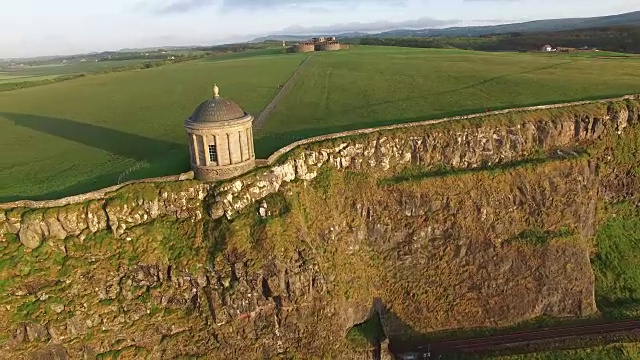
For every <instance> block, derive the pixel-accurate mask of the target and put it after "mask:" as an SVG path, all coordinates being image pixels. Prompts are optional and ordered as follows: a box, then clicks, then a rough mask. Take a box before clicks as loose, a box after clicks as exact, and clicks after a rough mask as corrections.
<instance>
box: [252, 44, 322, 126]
mask: <svg viewBox="0 0 640 360" xmlns="http://www.w3.org/2000/svg"><path fill="white" fill-rule="evenodd" d="M312 56H313V55H309V56H308V57H307V58H306V59H304V61H302V62H301V63H300V66H298V69H296V71H295V72H294V73H293V75H291V77H290V78H289V80H287V82H286V84H284V86H283V87H282V89H280V91H278V93H277V94H276V96H274V97H273V99H272V100H271V102H270V103H269V105H267V106H266V107H265V108H264V110H262V112H261V113H260V115H259V116H258V119H256V121H254V122H253V128H254V129H261V128H262V127H263V126H264V124H265V123H266V122H267V119H268V118H269V115H270V114H271V112H273V110H275V109H276V107H277V106H278V104H279V103H280V100H282V98H283V97H284V96H285V95H286V94H287V92H288V91H289V89H290V88H291V87H292V86H293V84H295V83H296V81H297V80H298V77H299V76H300V73H301V72H302V69H303V68H304V66H305V64H306V63H307V62H308V61H309V59H311V57H312Z"/></svg>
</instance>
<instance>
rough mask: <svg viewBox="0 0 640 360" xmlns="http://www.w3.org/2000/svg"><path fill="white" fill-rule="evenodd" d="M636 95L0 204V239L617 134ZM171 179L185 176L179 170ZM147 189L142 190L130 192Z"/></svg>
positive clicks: (117, 229) (219, 211)
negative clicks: (324, 173) (343, 173)
mask: <svg viewBox="0 0 640 360" xmlns="http://www.w3.org/2000/svg"><path fill="white" fill-rule="evenodd" d="M637 98H638V97H637V96H628V97H625V98H622V99H614V100H609V101H598V102H585V103H573V104H569V105H567V104H562V105H552V106H545V107H535V108H531V109H529V110H518V111H515V110H512V111H501V112H496V113H493V114H492V115H487V118H486V121H482V119H479V117H481V115H474V116H465V117H457V118H451V119H444V120H436V121H428V122H422V123H414V124H403V125H396V126H390V127H383V128H379V129H364V130H357V131H353V132H348V133H342V134H339V135H340V136H338V135H329V136H324V137H320V138H314V139H309V140H307V141H302V142H298V143H295V144H292V145H291V146H289V147H286V148H285V149H282V150H281V151H279V152H278V153H276V154H274V156H273V157H272V158H270V159H269V163H271V164H272V165H270V167H267V168H261V169H256V170H254V171H253V172H251V173H249V174H247V175H244V176H241V177H240V178H238V179H236V180H233V181H229V182H226V183H224V184H221V185H219V186H214V185H212V184H203V183H199V182H195V181H193V182H190V181H181V182H177V183H176V184H181V185H180V186H177V187H175V189H178V190H175V189H174V188H172V187H163V185H162V184H164V182H161V183H142V184H131V185H128V186H127V187H125V188H124V189H126V191H124V192H126V193H128V194H131V196H129V197H128V198H127V199H125V200H122V199H118V198H117V193H118V191H116V192H115V193H114V192H113V189H104V190H100V191H97V192H93V193H89V194H85V195H79V196H76V197H72V198H66V199H62V200H57V201H45V202H28V201H26V202H16V203H11V204H4V205H2V206H0V236H1V235H3V234H5V233H10V234H16V235H17V236H18V237H19V238H20V241H22V243H23V244H24V245H25V246H27V247H30V248H34V247H37V246H38V245H39V244H40V243H41V242H42V241H44V240H45V239H47V238H49V237H52V238H64V237H65V236H68V235H74V236H77V235H81V234H83V233H86V232H95V231H99V230H103V229H107V228H108V229H110V230H111V231H112V232H113V233H114V234H116V235H122V234H124V233H125V230H126V229H127V228H130V227H132V226H135V225H138V224H141V223H144V222H147V221H149V220H150V219H155V218H157V217H158V216H162V215H172V216H176V217H179V218H187V217H194V219H199V218H200V217H202V216H203V212H208V213H209V215H210V216H211V217H212V218H214V219H215V218H220V217H222V216H226V217H227V218H232V217H234V216H235V215H236V214H237V213H239V212H241V211H243V210H244V209H246V208H248V207H249V206H250V205H252V204H254V203H255V202H257V201H259V200H261V199H263V198H265V197H266V196H268V195H269V194H273V193H275V192H277V191H278V190H279V189H280V188H281V187H282V186H283V185H284V184H286V183H289V182H292V181H296V180H300V181H309V180H312V179H314V178H315V177H316V176H317V175H318V173H319V171H320V169H321V168H322V167H323V166H332V167H334V168H336V169H339V170H353V171H364V172H368V173H370V174H371V175H372V176H377V177H384V176H388V175H390V174H396V173H398V172H399V171H401V170H402V169H405V168H407V167H410V166H416V167H420V168H423V169H435V168H438V167H443V166H444V167H447V168H451V169H472V168H480V167H485V166H490V165H495V164H500V163H506V162H511V161H517V160H520V159H524V158H527V157H529V156H531V155H532V154H534V153H535V152H538V151H540V150H549V149H552V148H570V147H573V146H578V145H581V144H584V143H586V142H590V141H594V140H597V139H599V138H601V137H603V136H605V135H608V134H623V132H624V129H625V128H626V127H627V126H629V124H635V123H637V122H638V113H637V112H636V111H635V107H634V106H631V105H628V104H631V103H634V104H637V100H634V99H637ZM587 104H588V105H587ZM583 106H588V107H589V111H586V109H587V108H586V107H585V108H584V110H583V108H582V107H583ZM554 109H557V110H555V111H554ZM505 114H506V115H508V117H509V118H508V119H506V120H505V119H502V120H500V119H498V120H495V121H494V120H492V116H495V115H505ZM476 118H478V119H477V123H475V124H474V123H469V124H471V126H467V127H464V128H459V129H458V128H456V126H454V125H455V124H456V120H458V121H459V120H470V119H476ZM449 123H450V124H451V125H452V126H449ZM435 125H439V126H435ZM285 153H286V158H284V156H283V155H284V154H285ZM278 159H279V160H278ZM277 162H279V163H277ZM275 163H277V164H275ZM177 178H178V179H183V178H189V174H183V175H180V176H179V177H177ZM155 180H157V179H151V180H147V181H155ZM163 180H164V179H163ZM119 188H120V187H117V188H114V189H119ZM148 189H151V193H150V194H147V195H144V196H143V195H140V193H143V194H146V193H147V190H148ZM108 190H111V191H108ZM121 190H122V189H121ZM205 200H206V201H205ZM205 202H206V204H207V205H206V206H203V204H204V203H205ZM34 209H40V210H39V211H35V210H34Z"/></svg>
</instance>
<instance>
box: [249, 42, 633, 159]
mask: <svg viewBox="0 0 640 360" xmlns="http://www.w3.org/2000/svg"><path fill="white" fill-rule="evenodd" d="M554 55H555V56H549V55H546V54H520V53H483V52H471V51H463V50H440V49H412V48H380V47H358V48H356V50H352V51H348V52H338V53H317V54H315V55H314V57H313V58H312V59H311V60H310V62H309V64H308V65H307V66H306V67H305V69H304V71H303V73H302V74H301V77H300V81H299V82H297V83H296V84H295V86H294V87H293V88H292V90H291V92H290V93H289V94H288V96H286V97H285V98H284V99H283V101H282V103H281V104H280V106H279V107H278V109H277V110H276V111H275V112H274V113H273V114H272V115H271V117H270V118H269V121H268V122H267V125H266V127H265V128H264V131H263V133H262V135H263V136H265V138H264V139H261V140H258V141H257V143H256V150H257V151H258V153H259V155H262V156H264V155H266V154H268V153H271V152H273V151H274V150H276V149H277V148H280V147H282V145H284V144H287V143H290V142H292V141H294V140H296V139H300V138H305V137H309V136H315V135H321V134H326V133H331V132H337V131H344V130H351V129H356V128H362V127H370V126H377V125H386V124H393V123H398V122H407V121H416V120H425V119H432V118H441V117H446V116H452V115H460V114H470V113H477V112H482V111H484V110H485V109H486V108H490V109H501V108H510V107H519V106H527V105H537V104H546V103H558V102H565V101H575V100H582V99H591V98H602V97H610V96H618V95H621V94H628V93H635V92H639V91H640V58H623V59H590V58H585V57H577V56H574V55H568V54H567V55H565V54H554Z"/></svg>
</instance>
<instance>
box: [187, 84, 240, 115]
mask: <svg viewBox="0 0 640 360" xmlns="http://www.w3.org/2000/svg"><path fill="white" fill-rule="evenodd" d="M246 115H247V114H246V113H245V112H244V110H242V109H241V108H240V106H238V104H236V103H235V102H233V101H231V100H227V99H224V98H221V97H220V95H219V89H218V87H217V86H214V87H213V98H212V99H209V100H206V101H203V102H202V103H201V104H200V105H198V107H197V108H196V110H195V111H194V112H193V115H191V117H190V118H189V120H190V121H191V122H194V123H211V122H221V121H229V120H236V119H240V118H243V117H245V116H246Z"/></svg>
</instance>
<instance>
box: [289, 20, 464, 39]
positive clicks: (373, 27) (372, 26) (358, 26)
mask: <svg viewBox="0 0 640 360" xmlns="http://www.w3.org/2000/svg"><path fill="white" fill-rule="evenodd" d="M460 23H461V21H460V20H457V19H448V20H440V19H434V18H430V17H422V18H419V19H416V20H407V21H400V22H390V21H375V22H367V23H362V22H350V23H338V24H332V25H326V26H311V27H304V26H299V25H296V26H289V27H287V28H285V29H283V30H282V31H279V32H278V34H277V35H284V34H289V35H308V34H338V33H346V32H375V31H386V30H393V29H425V28H440V27H446V26H452V25H457V24H460Z"/></svg>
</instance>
